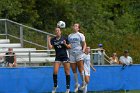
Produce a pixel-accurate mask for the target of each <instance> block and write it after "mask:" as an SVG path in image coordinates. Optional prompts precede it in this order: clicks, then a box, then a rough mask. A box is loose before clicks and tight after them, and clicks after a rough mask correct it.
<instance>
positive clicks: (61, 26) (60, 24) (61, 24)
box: [57, 21, 66, 28]
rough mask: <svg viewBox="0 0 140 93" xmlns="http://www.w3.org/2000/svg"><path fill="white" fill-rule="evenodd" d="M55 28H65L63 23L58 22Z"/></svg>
mask: <svg viewBox="0 0 140 93" xmlns="http://www.w3.org/2000/svg"><path fill="white" fill-rule="evenodd" d="M57 27H59V28H65V27H66V23H65V22H64V21H59V22H58V23H57Z"/></svg>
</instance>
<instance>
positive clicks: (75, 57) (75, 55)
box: [69, 51, 84, 63]
mask: <svg viewBox="0 0 140 93" xmlns="http://www.w3.org/2000/svg"><path fill="white" fill-rule="evenodd" d="M69 59H70V63H76V62H78V61H80V60H84V53H83V52H82V51H76V52H72V53H70V55H69Z"/></svg>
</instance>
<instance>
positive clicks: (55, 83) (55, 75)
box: [52, 62, 60, 93]
mask: <svg viewBox="0 0 140 93" xmlns="http://www.w3.org/2000/svg"><path fill="white" fill-rule="evenodd" d="M53 66H54V68H53V82H54V87H53V90H52V93H55V92H56V89H57V73H58V70H59V67H60V62H54V63H53Z"/></svg>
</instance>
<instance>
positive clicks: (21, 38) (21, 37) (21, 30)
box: [20, 25, 24, 47]
mask: <svg viewBox="0 0 140 93" xmlns="http://www.w3.org/2000/svg"><path fill="white" fill-rule="evenodd" d="M20 43H21V47H23V46H24V45H23V26H22V25H20Z"/></svg>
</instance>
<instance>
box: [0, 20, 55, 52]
mask: <svg viewBox="0 0 140 93" xmlns="http://www.w3.org/2000/svg"><path fill="white" fill-rule="evenodd" d="M0 35H1V36H4V38H5V39H7V38H8V37H9V38H11V39H10V40H13V39H14V41H17V42H20V43H21V46H22V47H26V46H30V47H34V46H36V47H40V48H42V49H48V44H47V38H48V35H50V36H55V35H53V34H51V33H47V32H45V31H42V30H38V29H35V28H32V27H29V26H26V25H23V24H20V23H17V22H14V21H11V20H9V19H0ZM25 43H26V44H25Z"/></svg>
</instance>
